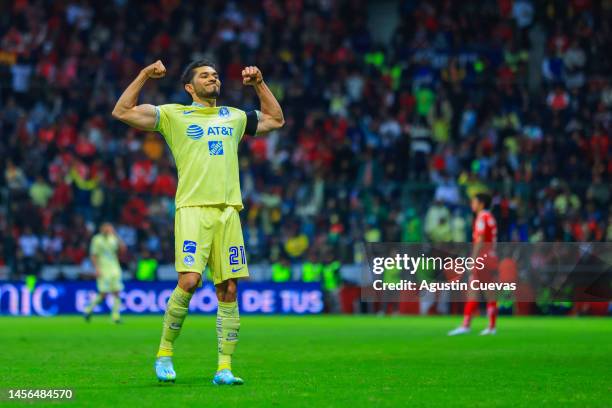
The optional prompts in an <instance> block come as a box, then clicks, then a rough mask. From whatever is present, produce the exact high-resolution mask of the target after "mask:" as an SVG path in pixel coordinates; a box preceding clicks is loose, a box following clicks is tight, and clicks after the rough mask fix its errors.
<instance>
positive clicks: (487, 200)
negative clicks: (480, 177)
mask: <svg viewBox="0 0 612 408" xmlns="http://www.w3.org/2000/svg"><path fill="white" fill-rule="evenodd" d="M474 198H475V199H477V200H478V201H480V202H481V203H482V204H483V205H484V208H489V207H490V206H491V200H492V198H491V195H490V194H489V193H478V194H476V195H475V196H474Z"/></svg>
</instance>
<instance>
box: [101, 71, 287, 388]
mask: <svg viewBox="0 0 612 408" xmlns="http://www.w3.org/2000/svg"><path fill="white" fill-rule="evenodd" d="M165 74H166V68H165V67H164V65H163V64H162V62H161V61H157V62H155V63H154V64H152V65H149V66H148V67H146V68H144V69H143V70H142V71H141V72H140V73H139V74H138V76H137V77H136V79H135V80H134V81H133V82H132V83H131V84H130V85H129V86H128V87H127V89H126V90H125V91H124V92H123V94H122V95H121V97H120V98H119V100H118V101H117V104H116V106H115V109H114V110H113V117H115V118H117V119H119V120H120V121H122V122H124V123H126V124H128V125H129V126H132V127H135V128H138V129H142V130H155V131H158V132H159V133H161V134H162V136H163V137H164V139H165V140H166V143H167V144H168V146H169V147H170V150H171V152H172V155H173V156H174V160H175V162H176V167H177V171H178V179H179V181H178V188H177V192H176V216H175V266H176V270H177V272H178V285H177V287H176V288H175V289H174V292H172V295H171V296H170V299H169V301H168V306H167V308H166V313H165V315H164V324H163V330H162V337H161V343H160V346H159V351H158V353H157V359H156V361H155V372H156V374H157V378H158V379H159V380H160V381H174V380H175V378H176V373H175V371H174V367H173V364H172V355H173V346H174V341H175V340H176V338H177V337H178V335H179V333H180V331H181V327H182V325H183V321H184V320H185V316H186V315H187V311H188V308H189V301H190V299H191V297H192V295H193V293H194V291H195V290H196V288H197V287H198V286H199V285H201V279H202V272H203V271H204V268H205V267H206V265H207V264H208V265H209V266H210V269H211V271H212V275H213V280H214V284H215V287H216V292H217V299H218V302H219V307H218V310H217V340H218V367H217V372H216V374H215V376H214V379H213V383H214V384H217V385H222V384H227V385H240V384H243V380H242V379H241V378H239V377H235V376H234V375H233V374H232V371H231V361H232V360H231V358H232V354H233V353H234V349H235V348H236V344H237V343H238V331H239V329H240V317H239V314H238V304H237V302H236V291H237V284H238V283H237V280H238V278H244V277H247V276H249V271H248V267H247V264H246V254H245V248H244V241H243V237H242V227H241V225H240V218H239V217H238V211H240V210H241V209H242V207H243V205H242V197H241V194H240V181H239V177H238V144H239V143H240V141H241V140H242V137H243V136H244V134H245V133H246V134H251V135H254V134H256V135H260V134H263V133H266V132H269V131H271V130H274V129H279V128H280V127H282V126H283V125H284V122H285V121H284V119H283V112H282V109H281V107H280V105H279V104H278V101H277V100H276V98H275V97H274V95H272V92H270V89H269V88H268V86H267V85H266V84H265V82H264V81H263V77H262V74H261V71H260V70H259V69H258V68H257V67H246V68H244V69H243V71H242V82H243V84H244V85H249V86H252V87H253V88H254V89H255V92H256V93H257V96H258V97H259V101H260V105H261V111H252V112H244V111H242V110H240V109H236V108H231V107H227V106H220V107H219V106H217V98H218V97H219V93H220V90H221V81H219V74H218V73H217V71H216V69H215V67H214V65H213V64H212V63H211V62H208V61H205V60H201V61H195V62H192V63H191V64H189V66H187V68H186V69H185V71H184V73H183V75H182V76H181V82H182V84H183V87H184V89H185V91H186V92H187V93H188V94H189V95H190V96H191V98H192V99H193V103H192V104H191V105H187V106H185V105H178V104H168V105H161V106H154V105H148V104H142V105H138V104H137V102H138V94H139V92H140V90H141V89H142V87H143V85H144V84H145V82H146V81H147V80H148V79H149V78H162V77H163V76H164V75H165Z"/></svg>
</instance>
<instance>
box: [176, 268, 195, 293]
mask: <svg viewBox="0 0 612 408" xmlns="http://www.w3.org/2000/svg"><path fill="white" fill-rule="evenodd" d="M199 283H200V275H199V274H197V273H193V272H187V273H181V274H180V275H179V282H178V285H179V287H180V288H181V289H183V290H184V291H186V292H189V293H193V292H195V290H196V289H197V288H198V285H199Z"/></svg>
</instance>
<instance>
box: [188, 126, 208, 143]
mask: <svg viewBox="0 0 612 408" xmlns="http://www.w3.org/2000/svg"><path fill="white" fill-rule="evenodd" d="M202 136H204V129H202V128H201V127H200V126H198V125H194V124H191V125H189V126H188V127H187V137H188V138H190V139H193V140H200V139H201V138H202Z"/></svg>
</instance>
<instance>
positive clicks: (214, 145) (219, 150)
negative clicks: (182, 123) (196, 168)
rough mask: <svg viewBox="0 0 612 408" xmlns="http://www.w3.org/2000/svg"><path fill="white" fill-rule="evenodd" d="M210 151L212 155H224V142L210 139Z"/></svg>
mask: <svg viewBox="0 0 612 408" xmlns="http://www.w3.org/2000/svg"><path fill="white" fill-rule="evenodd" d="M208 151H209V152H210V155H211V156H221V155H223V142H222V141H221V140H209V141H208Z"/></svg>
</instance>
